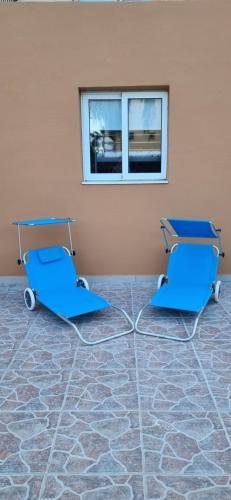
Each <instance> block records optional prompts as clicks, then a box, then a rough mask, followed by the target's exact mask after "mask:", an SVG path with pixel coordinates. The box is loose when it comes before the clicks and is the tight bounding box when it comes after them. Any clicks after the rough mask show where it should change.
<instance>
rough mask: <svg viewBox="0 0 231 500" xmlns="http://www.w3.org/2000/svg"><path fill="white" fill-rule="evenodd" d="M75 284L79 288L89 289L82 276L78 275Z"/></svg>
mask: <svg viewBox="0 0 231 500" xmlns="http://www.w3.org/2000/svg"><path fill="white" fill-rule="evenodd" d="M77 286H78V287H81V288H86V289H87V290H89V288H90V287H89V283H88V281H87V280H86V278H84V277H83V276H79V278H78V281H77Z"/></svg>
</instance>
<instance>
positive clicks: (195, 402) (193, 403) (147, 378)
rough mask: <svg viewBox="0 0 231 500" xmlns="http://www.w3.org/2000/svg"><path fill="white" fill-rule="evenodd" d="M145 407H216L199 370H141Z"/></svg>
mask: <svg viewBox="0 0 231 500" xmlns="http://www.w3.org/2000/svg"><path fill="white" fill-rule="evenodd" d="M138 390H139V394H140V401H141V409H142V410H160V411H161V410H162V411H202V410H214V409H215V408H214V403H213V400H212V398H211V395H210V393H209V390H208V387H207V385H206V383H205V381H204V378H203V375H202V373H201V372H200V371H199V370H188V371H186V370H168V371H167V370H156V371H154V370H153V371H151V370H144V369H140V370H139V384H138Z"/></svg>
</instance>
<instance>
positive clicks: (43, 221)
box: [13, 217, 77, 226]
mask: <svg viewBox="0 0 231 500" xmlns="http://www.w3.org/2000/svg"><path fill="white" fill-rule="evenodd" d="M76 220H77V219H70V218H67V219H57V218H56V217H51V218H50V219H32V220H20V221H16V222H13V224H16V225H17V226H46V225H48V224H67V223H68V222H76Z"/></svg>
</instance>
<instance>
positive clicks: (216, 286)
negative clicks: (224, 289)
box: [213, 281, 221, 302]
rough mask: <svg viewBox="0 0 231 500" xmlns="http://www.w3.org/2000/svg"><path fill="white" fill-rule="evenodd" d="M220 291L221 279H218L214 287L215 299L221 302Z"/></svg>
mask: <svg viewBox="0 0 231 500" xmlns="http://www.w3.org/2000/svg"><path fill="white" fill-rule="evenodd" d="M220 291H221V281H216V283H215V288H214V295H213V297H214V300H215V302H219V300H220Z"/></svg>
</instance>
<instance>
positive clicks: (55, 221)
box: [13, 217, 77, 266]
mask: <svg viewBox="0 0 231 500" xmlns="http://www.w3.org/2000/svg"><path fill="white" fill-rule="evenodd" d="M71 222H77V219H71V218H70V217H66V218H57V217H50V218H48V219H30V220H20V221H15V222H13V224H14V225H16V226H17V230H18V249H19V258H18V259H17V263H18V265H19V266H20V265H21V264H23V252H22V244H21V230H20V227H21V226H30V227H35V226H47V225H51V224H67V227H68V236H69V243H70V249H71V255H73V256H75V250H73V244H72V235H71V226H70V223H71Z"/></svg>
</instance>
